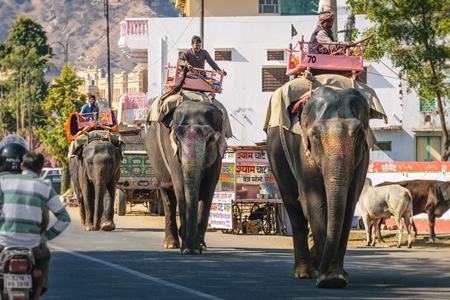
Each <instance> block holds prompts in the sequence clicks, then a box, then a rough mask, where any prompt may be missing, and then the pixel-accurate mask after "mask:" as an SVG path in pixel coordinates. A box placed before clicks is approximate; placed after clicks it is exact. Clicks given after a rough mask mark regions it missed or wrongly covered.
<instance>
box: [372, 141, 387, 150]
mask: <svg viewBox="0 0 450 300" xmlns="http://www.w3.org/2000/svg"><path fill="white" fill-rule="evenodd" d="M372 151H392V142H390V141H389V142H377V143H376V144H375V145H373V148H372Z"/></svg>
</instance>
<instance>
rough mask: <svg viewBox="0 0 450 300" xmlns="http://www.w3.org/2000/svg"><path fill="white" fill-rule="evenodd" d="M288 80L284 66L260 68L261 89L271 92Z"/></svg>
mask: <svg viewBox="0 0 450 300" xmlns="http://www.w3.org/2000/svg"><path fill="white" fill-rule="evenodd" d="M288 81H289V76H287V75H286V68H285V67H283V68H263V69H262V91H263V92H273V91H275V90H276V89H277V88H279V87H281V86H282V85H283V84H285V83H286V82H288Z"/></svg>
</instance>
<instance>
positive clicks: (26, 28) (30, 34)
mask: <svg viewBox="0 0 450 300" xmlns="http://www.w3.org/2000/svg"><path fill="white" fill-rule="evenodd" d="M7 40H8V42H10V43H11V44H13V45H16V46H22V47H23V51H24V52H25V53H28V52H29V51H31V49H33V48H34V49H35V50H36V54H37V55H38V56H45V55H46V54H48V50H49V46H48V45H47V34H46V32H45V31H44V29H43V28H42V25H41V24H39V23H37V22H35V21H34V20H33V19H30V18H27V17H24V16H20V17H18V18H17V20H16V21H15V22H14V25H13V27H12V28H11V31H10V32H9V35H8V39H7Z"/></svg>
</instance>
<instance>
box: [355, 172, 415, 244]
mask: <svg viewBox="0 0 450 300" xmlns="http://www.w3.org/2000/svg"><path fill="white" fill-rule="evenodd" d="M359 207H360V209H361V217H362V219H363V222H364V227H365V228H366V234H367V246H369V245H370V242H371V241H372V246H375V230H376V228H377V227H378V223H379V222H381V221H382V220H383V218H390V217H391V216H394V218H395V222H396V223H397V226H398V230H399V232H398V234H399V237H398V244H397V248H400V246H401V244H402V235H403V224H402V217H403V219H404V220H405V224H406V230H407V231H408V248H411V223H410V217H412V210H413V207H412V197H411V192H410V191H409V190H408V189H406V188H404V187H402V186H400V185H397V184H393V185H388V186H379V187H373V186H372V181H371V180H370V179H369V178H367V179H366V182H365V184H364V187H363V190H362V192H361V195H360V197H359ZM371 220H373V226H372V237H373V238H372V237H371V232H370V227H369V223H370V221H371Z"/></svg>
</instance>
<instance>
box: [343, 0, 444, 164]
mask: <svg viewBox="0 0 450 300" xmlns="http://www.w3.org/2000/svg"><path fill="white" fill-rule="evenodd" d="M347 3H348V4H349V5H350V7H351V9H352V11H353V13H355V14H359V13H364V12H365V13H366V14H367V18H368V19H369V20H370V21H372V22H373V24H374V25H373V26H372V27H371V28H368V29H366V30H365V32H364V35H367V34H369V33H374V38H373V39H372V40H371V41H370V46H369V47H367V48H366V50H367V51H366V52H365V57H366V58H369V59H380V58H381V57H383V56H384V55H385V54H386V55H387V57H388V58H390V59H391V61H392V63H393V65H394V66H395V67H398V68H400V70H401V71H400V73H399V78H400V79H402V80H404V81H406V82H407V92H411V91H412V90H414V91H415V92H416V93H417V95H418V96H419V97H420V99H423V100H425V101H428V102H429V101H430V100H433V99H430V95H433V98H435V99H436V103H437V106H438V107H437V112H438V114H439V118H440V121H441V126H442V132H443V151H442V160H443V161H446V160H448V158H449V156H450V149H449V148H450V140H449V132H448V129H447V124H446V121H445V114H446V112H445V111H444V101H445V99H447V100H448V99H449V96H450V88H449V75H450V72H449V71H450V64H449V60H450V47H449V45H450V41H449V39H450V2H449V1H441V0H414V1H408V0H381V1H380V0H348V1H347Z"/></svg>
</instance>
